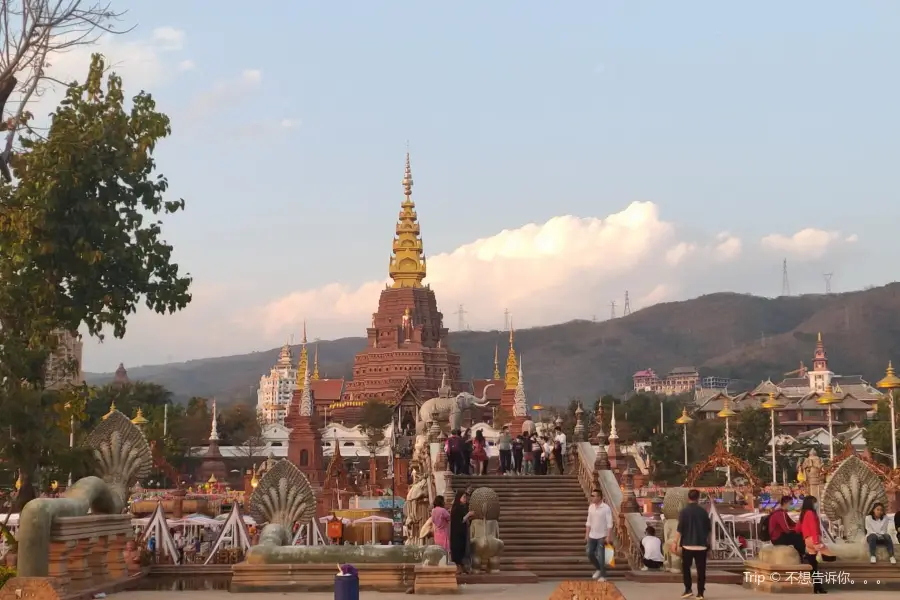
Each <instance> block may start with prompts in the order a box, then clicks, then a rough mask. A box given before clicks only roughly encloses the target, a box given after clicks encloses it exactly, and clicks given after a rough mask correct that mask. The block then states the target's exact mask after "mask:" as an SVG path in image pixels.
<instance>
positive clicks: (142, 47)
mask: <svg viewBox="0 0 900 600" xmlns="http://www.w3.org/2000/svg"><path fill="white" fill-rule="evenodd" d="M184 40H185V33H184V31H181V30H180V29H175V28H173V27H160V28H158V29H155V30H153V32H152V34H151V36H150V37H149V38H143V39H142V38H140V37H138V33H137V32H135V33H129V34H125V35H104V36H102V37H101V38H99V39H98V41H97V43H96V44H93V45H89V46H76V47H74V48H72V49H71V50H68V51H66V52H62V53H59V54H55V55H51V56H50V57H49V58H48V62H49V63H50V67H49V68H48V69H47V74H48V75H49V76H50V77H52V78H53V79H56V80H58V81H60V82H63V83H65V84H68V83H71V82H73V81H84V78H85V77H86V76H87V72H88V67H89V66H90V64H91V55H92V54H94V53H100V54H102V55H103V56H104V58H105V59H106V65H107V67H108V68H110V69H111V70H112V71H114V72H115V73H117V74H118V75H119V76H121V77H122V79H123V82H124V86H125V91H126V94H129V95H134V94H137V92H139V91H140V90H142V89H144V90H148V91H151V92H152V91H153V88H154V87H156V86H159V85H163V84H165V83H166V82H167V81H168V80H169V79H170V72H171V67H170V65H169V63H168V60H167V57H166V56H165V55H166V54H173V53H175V52H177V51H178V50H179V49H180V48H181V47H182V44H183V43H184ZM46 85H47V87H46V89H45V90H44V92H43V94H42V95H41V96H40V97H39V98H38V99H37V100H36V101H33V102H32V103H31V106H30V107H29V109H30V110H31V112H32V113H33V114H34V115H35V118H36V120H37V122H38V124H39V125H40V124H42V123H43V122H45V120H46V117H47V115H48V114H50V113H51V112H53V111H54V110H55V109H56V107H57V106H58V104H59V101H60V100H62V98H63V96H64V95H65V86H64V85H60V84H56V83H53V82H49V81H48V82H47V83H46ZM13 106H15V105H14V104H13V103H11V104H10V108H12V107H13Z"/></svg>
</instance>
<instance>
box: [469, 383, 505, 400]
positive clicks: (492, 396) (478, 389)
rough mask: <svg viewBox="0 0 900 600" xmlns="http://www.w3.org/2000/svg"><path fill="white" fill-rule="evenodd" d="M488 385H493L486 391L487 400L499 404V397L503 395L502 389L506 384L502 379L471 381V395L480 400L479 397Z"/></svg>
mask: <svg viewBox="0 0 900 600" xmlns="http://www.w3.org/2000/svg"><path fill="white" fill-rule="evenodd" d="M488 384H493V385H492V386H491V387H490V389H488V393H487V400H488V401H492V400H496V401H497V402H499V401H500V395H501V394H502V393H503V389H504V387H505V386H506V382H505V381H504V380H503V379H473V380H472V393H473V394H475V395H476V396H478V397H479V398H481V395H482V394H483V393H484V388H485V387H487V385H488Z"/></svg>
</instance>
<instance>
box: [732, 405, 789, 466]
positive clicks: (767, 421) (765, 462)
mask: <svg viewBox="0 0 900 600" xmlns="http://www.w3.org/2000/svg"><path fill="white" fill-rule="evenodd" d="M730 428H731V453H732V454H734V455H735V456H737V457H738V458H742V459H744V460H746V461H747V462H748V463H749V464H750V468H751V469H753V472H754V473H755V474H756V475H757V476H758V477H760V478H761V479H762V480H763V481H766V480H768V479H771V478H772V422H771V417H770V416H769V412H768V411H766V410H763V409H760V408H748V409H746V410H742V411H741V412H740V413H739V415H738V417H737V418H735V419H732V420H731V425H730ZM779 433H781V426H780V425H779V424H778V420H777V419H776V420H775V435H778V434H779Z"/></svg>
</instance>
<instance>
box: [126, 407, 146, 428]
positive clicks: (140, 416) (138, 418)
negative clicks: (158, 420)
mask: <svg viewBox="0 0 900 600" xmlns="http://www.w3.org/2000/svg"><path fill="white" fill-rule="evenodd" d="M131 422H132V423H134V424H135V425H137V426H138V427H143V426H144V425H146V424H147V423H149V422H150V421H148V420H147V419H146V417H144V411H142V410H141V409H140V408H138V409H137V414H136V415H134V418H133V419H132V420H131Z"/></svg>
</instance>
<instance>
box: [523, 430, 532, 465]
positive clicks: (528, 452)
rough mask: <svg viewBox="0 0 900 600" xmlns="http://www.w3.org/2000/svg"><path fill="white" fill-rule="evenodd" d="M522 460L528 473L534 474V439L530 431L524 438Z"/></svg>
mask: <svg viewBox="0 0 900 600" xmlns="http://www.w3.org/2000/svg"><path fill="white" fill-rule="evenodd" d="M522 462H523V463H524V467H525V474H526V475H533V474H534V439H533V438H532V437H531V434H530V433H528V434H526V435H525V436H524V438H523V439H522Z"/></svg>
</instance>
